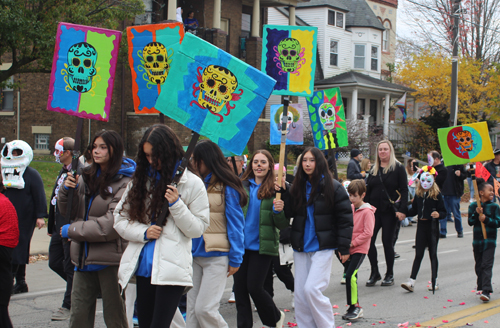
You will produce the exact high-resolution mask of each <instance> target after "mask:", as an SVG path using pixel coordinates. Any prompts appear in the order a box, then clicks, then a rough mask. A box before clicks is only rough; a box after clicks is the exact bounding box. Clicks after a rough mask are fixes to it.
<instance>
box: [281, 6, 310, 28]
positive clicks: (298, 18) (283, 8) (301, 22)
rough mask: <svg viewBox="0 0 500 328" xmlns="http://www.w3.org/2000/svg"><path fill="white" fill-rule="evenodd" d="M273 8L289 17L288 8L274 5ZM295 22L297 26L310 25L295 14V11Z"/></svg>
mask: <svg viewBox="0 0 500 328" xmlns="http://www.w3.org/2000/svg"><path fill="white" fill-rule="evenodd" d="M274 9H276V10H277V11H279V12H280V13H282V14H283V16H285V17H287V18H290V12H289V11H288V8H285V7H275V8H274ZM295 23H296V24H297V26H311V25H309V24H307V23H306V22H304V21H303V20H302V18H300V17H299V16H297V13H295Z"/></svg>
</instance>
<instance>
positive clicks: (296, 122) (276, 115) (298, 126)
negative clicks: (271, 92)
mask: <svg viewBox="0 0 500 328" xmlns="http://www.w3.org/2000/svg"><path fill="white" fill-rule="evenodd" d="M302 113H303V110H302V104H290V105H289V106H288V121H287V123H286V144H287V145H302V144H303V143H304V128H303V127H304V124H303V123H304V121H303V119H302V115H303V114H302ZM282 117H283V105H271V128H270V132H271V138H270V139H269V143H270V144H271V145H279V144H281V118H282Z"/></svg>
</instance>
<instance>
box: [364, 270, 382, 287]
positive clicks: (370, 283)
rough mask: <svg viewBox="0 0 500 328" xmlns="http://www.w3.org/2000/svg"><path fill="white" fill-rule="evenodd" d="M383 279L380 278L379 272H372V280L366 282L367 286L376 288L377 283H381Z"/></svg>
mask: <svg viewBox="0 0 500 328" xmlns="http://www.w3.org/2000/svg"><path fill="white" fill-rule="evenodd" d="M381 279H382V277H381V276H380V273H378V271H375V272H372V273H371V274H370V279H368V281H367V282H366V286H368V287H372V286H375V284H376V283H377V281H379V280H381Z"/></svg>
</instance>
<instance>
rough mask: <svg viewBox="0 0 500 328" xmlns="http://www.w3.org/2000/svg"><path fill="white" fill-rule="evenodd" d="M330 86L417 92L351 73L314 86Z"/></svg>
mask: <svg viewBox="0 0 500 328" xmlns="http://www.w3.org/2000/svg"><path fill="white" fill-rule="evenodd" d="M328 84H352V85H353V86H354V85H363V86H371V87H378V88H385V89H397V90H401V91H407V92H414V91H416V90H414V89H412V88H408V87H405V86H403V85H399V84H396V83H391V82H387V81H384V80H379V79H376V78H374V77H371V76H369V75H366V74H362V73H358V72H354V71H349V72H345V73H342V74H339V75H336V76H332V77H330V78H328V79H324V80H319V81H315V82H314V85H318V86H319V85H328Z"/></svg>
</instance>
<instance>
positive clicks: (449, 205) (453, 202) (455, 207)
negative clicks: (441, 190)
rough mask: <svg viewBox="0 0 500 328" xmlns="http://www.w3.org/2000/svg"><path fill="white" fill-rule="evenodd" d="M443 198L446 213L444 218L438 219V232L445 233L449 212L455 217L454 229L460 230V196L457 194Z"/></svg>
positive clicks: (449, 217)
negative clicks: (439, 227) (439, 226)
mask: <svg viewBox="0 0 500 328" xmlns="http://www.w3.org/2000/svg"><path fill="white" fill-rule="evenodd" d="M443 198H444V206H445V207H446V212H448V214H447V215H446V217H445V218H444V219H441V220H439V223H440V225H441V229H440V233H441V234H442V235H446V231H447V230H446V221H447V220H448V219H451V213H453V217H454V218H455V230H457V232H462V231H463V228H462V215H461V214H460V197H458V196H443Z"/></svg>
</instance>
